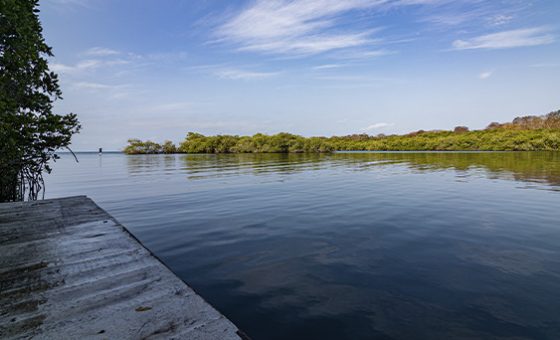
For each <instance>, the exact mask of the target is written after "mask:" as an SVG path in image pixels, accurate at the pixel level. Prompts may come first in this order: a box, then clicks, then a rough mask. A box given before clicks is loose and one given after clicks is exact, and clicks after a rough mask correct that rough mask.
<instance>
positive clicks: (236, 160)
mask: <svg viewBox="0 0 560 340" xmlns="http://www.w3.org/2000/svg"><path fill="white" fill-rule="evenodd" d="M324 160H325V157H324V156H323V155H321V154H295V153H259V154H189V155H181V163H182V165H183V169H184V170H186V171H187V173H188V174H189V178H191V179H197V178H208V177H221V176H232V175H238V174H247V173H251V174H253V175H262V174H267V173H277V174H295V173H300V172H303V171H308V170H318V169H321V168H323V167H324V166H325V165H327V164H328V163H326V162H324Z"/></svg>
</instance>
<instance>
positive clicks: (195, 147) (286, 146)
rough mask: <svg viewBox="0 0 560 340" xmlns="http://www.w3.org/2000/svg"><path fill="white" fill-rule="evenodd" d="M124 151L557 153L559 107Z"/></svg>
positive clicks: (133, 146) (203, 139) (198, 139)
mask: <svg viewBox="0 0 560 340" xmlns="http://www.w3.org/2000/svg"><path fill="white" fill-rule="evenodd" d="M128 142H129V145H128V146H126V148H125V149H124V152H125V153H127V154H151V153H309V152H313V153H323V152H332V151H556V150H560V110H559V111H555V112H551V113H549V114H546V115H543V116H525V117H518V118H515V119H514V120H513V121H512V122H508V123H491V124H489V125H488V127H486V129H484V130H474V131H470V130H469V129H468V128H467V127H465V126H457V127H455V128H454V129H453V130H451V131H443V130H434V131H424V130H420V131H415V132H411V133H408V134H405V135H381V134H380V135H376V136H372V135H368V134H354V135H348V136H333V137H303V136H298V135H294V134H290V133H278V134H275V135H265V134H261V133H258V134H255V135H253V136H237V135H217V136H204V135H202V134H200V133H195V132H189V133H188V134H187V136H186V138H185V140H184V141H183V142H182V143H180V144H179V145H178V146H175V145H174V144H173V143H172V142H170V141H166V142H165V143H163V144H158V143H155V142H152V141H141V140H139V139H130V140H129V141H128Z"/></svg>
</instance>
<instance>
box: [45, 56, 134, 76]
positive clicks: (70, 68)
mask: <svg viewBox="0 0 560 340" xmlns="http://www.w3.org/2000/svg"><path fill="white" fill-rule="evenodd" d="M128 63H129V61H128V60H124V59H115V60H100V59H86V60H82V61H80V62H78V63H77V64H74V65H66V64H61V63H52V64H50V66H49V68H50V69H51V71H53V72H57V73H63V74H78V73H81V72H84V71H88V70H93V69H96V68H100V67H102V66H103V67H110V66H115V65H123V64H128Z"/></svg>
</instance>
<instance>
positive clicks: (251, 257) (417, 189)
mask: <svg viewBox="0 0 560 340" xmlns="http://www.w3.org/2000/svg"><path fill="white" fill-rule="evenodd" d="M78 157H79V161H80V162H79V163H75V162H74V160H73V158H72V157H71V156H70V155H68V154H64V155H63V156H62V159H60V160H59V161H58V162H57V163H56V164H55V166H54V172H53V174H52V175H49V176H47V178H46V185H47V191H46V197H47V198H52V197H61V196H69V195H84V194H85V195H88V196H89V197H91V198H93V199H94V200H95V201H96V202H97V203H98V204H99V205H100V206H101V207H103V208H104V209H106V210H107V211H108V212H109V213H111V214H112V215H113V216H114V217H116V218H117V219H118V220H119V221H120V222H121V223H123V224H124V225H126V226H127V227H128V228H129V229H130V230H131V231H132V232H133V233H134V234H135V235H136V236H137V237H138V238H139V239H140V240H141V241H142V242H143V243H144V244H145V245H146V246H147V247H148V248H150V249H151V250H152V251H153V252H154V253H155V254H156V255H157V256H158V257H160V258H161V259H162V260H163V261H164V262H165V263H166V264H168V265H169V266H170V267H171V268H172V269H173V270H174V271H175V273H176V274H177V275H179V276H180V277H181V278H183V279H184V280H185V281H187V282H188V283H189V285H191V286H192V287H193V288H194V289H195V290H196V291H197V292H198V293H200V294H201V295H202V296H203V297H204V298H205V299H206V300H207V301H209V302H210V303H211V304H213V305H214V306H215V307H216V308H217V309H219V310H220V311H221V312H222V313H224V314H225V315H226V316H227V317H228V318H230V319H231V320H232V321H233V322H235V323H236V324H237V325H238V326H239V327H240V328H241V329H242V330H244V331H245V332H246V333H247V334H248V335H249V336H250V337H252V338H253V339H255V340H259V339H371V338H379V339H411V338H416V339H450V338H504V339H505V338H515V339H525V338H526V339H559V338H560V153H514V152H505V153H336V154H330V155H316V154H313V155H302V154H291V155H279V154H272V155H270V154H269V155H137V156H126V155H123V154H118V153H115V154H111V153H105V154H103V155H102V156H99V155H97V154H94V153H91V154H87V153H82V154H78Z"/></svg>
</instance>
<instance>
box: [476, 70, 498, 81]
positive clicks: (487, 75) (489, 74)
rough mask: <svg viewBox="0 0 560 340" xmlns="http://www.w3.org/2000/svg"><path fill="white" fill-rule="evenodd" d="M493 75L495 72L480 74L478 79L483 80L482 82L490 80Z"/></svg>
mask: <svg viewBox="0 0 560 340" xmlns="http://www.w3.org/2000/svg"><path fill="white" fill-rule="evenodd" d="M492 74H494V71H486V72H482V73H480V74H479V75H478V78H479V79H482V80H484V79H488V78H490V77H491V76H492Z"/></svg>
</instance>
